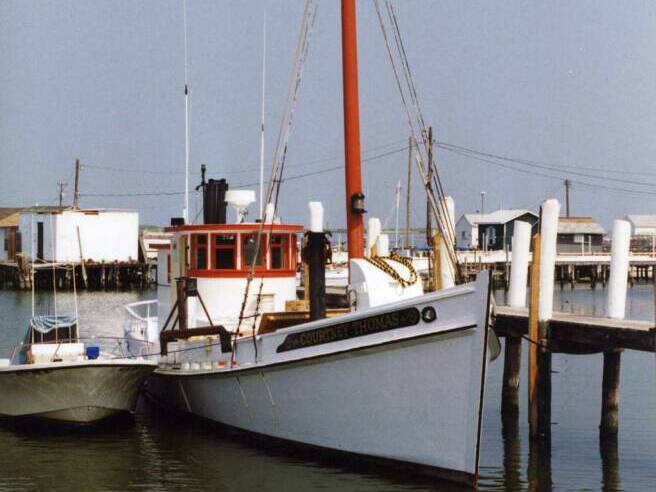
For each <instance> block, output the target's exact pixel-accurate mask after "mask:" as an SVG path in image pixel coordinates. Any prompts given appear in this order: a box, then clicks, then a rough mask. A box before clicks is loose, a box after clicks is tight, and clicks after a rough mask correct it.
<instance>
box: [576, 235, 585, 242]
mask: <svg viewBox="0 0 656 492" xmlns="http://www.w3.org/2000/svg"><path fill="white" fill-rule="evenodd" d="M574 242H575V243H577V244H583V243H584V242H585V236H584V235H583V234H574Z"/></svg>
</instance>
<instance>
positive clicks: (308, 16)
mask: <svg viewBox="0 0 656 492" xmlns="http://www.w3.org/2000/svg"><path fill="white" fill-rule="evenodd" d="M315 16H316V7H315V5H314V3H313V0H306V2H305V7H304V9H303V17H302V21H301V32H300V34H299V40H298V44H297V46H296V54H295V57H294V64H293V70H292V77H291V78H290V81H289V87H288V93H287V101H286V103H285V111H284V113H283V115H284V116H283V119H282V121H281V125H280V129H279V132H278V141H277V142H276V148H275V152H274V160H273V163H272V166H271V173H270V177H269V184H268V187H267V197H266V198H267V199H266V203H269V202H270V201H271V197H272V194H273V188H274V185H275V180H276V178H277V177H278V168H279V166H280V165H281V164H282V165H283V166H284V160H285V156H286V150H287V142H288V139H289V132H290V130H291V122H292V116H293V109H294V106H295V105H296V101H297V96H298V90H299V88H300V82H301V75H302V69H303V65H304V61H305V60H304V55H306V54H307V46H308V45H307V42H308V35H309V31H310V28H311V24H313V23H314V19H315ZM294 74H295V77H294ZM281 151H282V155H281V153H280V152H281ZM280 159H282V161H281V160H280ZM281 177H282V176H280V178H281ZM278 191H279V185H278ZM278 196H279V194H278V193H276V198H275V203H274V209H273V212H272V213H273V217H271V218H270V220H271V230H273V222H274V217H275V213H276V204H277V203H278ZM265 222H266V217H265V220H262V222H260V225H259V227H258V231H257V240H256V242H255V251H254V255H253V261H252V263H251V266H250V269H249V272H248V277H247V278H246V288H245V289H244V298H243V300H242V304H241V307H240V310H239V321H238V324H237V329H236V330H235V333H239V330H240V329H241V324H242V321H243V319H244V312H245V309H246V303H247V301H248V295H249V291H250V286H251V284H252V282H253V277H254V275H255V265H256V261H255V260H256V259H257V257H258V254H259V253H260V248H261V243H262V234H263V232H264V226H265ZM269 238H271V234H269ZM253 336H255V333H253ZM235 345H236V344H235ZM234 356H235V354H234V352H233V358H234Z"/></svg>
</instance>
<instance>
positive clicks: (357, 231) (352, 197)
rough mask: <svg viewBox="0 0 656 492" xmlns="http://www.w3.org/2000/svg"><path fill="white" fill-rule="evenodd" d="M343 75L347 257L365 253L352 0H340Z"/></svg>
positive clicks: (355, 42) (357, 256)
mask: <svg viewBox="0 0 656 492" xmlns="http://www.w3.org/2000/svg"><path fill="white" fill-rule="evenodd" d="M342 75H343V79H344V81H343V84H344V151H345V161H346V166H345V175H346V225H347V229H348V252H349V258H362V257H363V256H364V224H363V217H362V214H364V213H365V210H364V195H363V194H362V175H361V173H360V109H359V103H358V42H357V34H356V21H355V0H342Z"/></svg>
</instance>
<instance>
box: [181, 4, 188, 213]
mask: <svg viewBox="0 0 656 492" xmlns="http://www.w3.org/2000/svg"><path fill="white" fill-rule="evenodd" d="M182 18H183V24H184V82H185V83H184V94H185V188H184V206H183V208H182V217H183V218H184V222H185V224H187V223H188V222H189V80H188V79H189V77H188V69H187V0H183V2H182Z"/></svg>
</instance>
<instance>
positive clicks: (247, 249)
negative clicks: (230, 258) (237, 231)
mask: <svg viewBox="0 0 656 492" xmlns="http://www.w3.org/2000/svg"><path fill="white" fill-rule="evenodd" d="M242 243H243V250H242V258H243V263H244V268H250V267H251V266H252V265H253V262H254V263H255V267H256V268H262V267H263V265H262V258H263V257H264V254H263V253H264V246H265V240H264V237H262V241H261V243H260V247H259V248H258V247H257V234H248V235H244V236H242ZM256 250H258V251H257V258H256V257H255V251H256Z"/></svg>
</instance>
